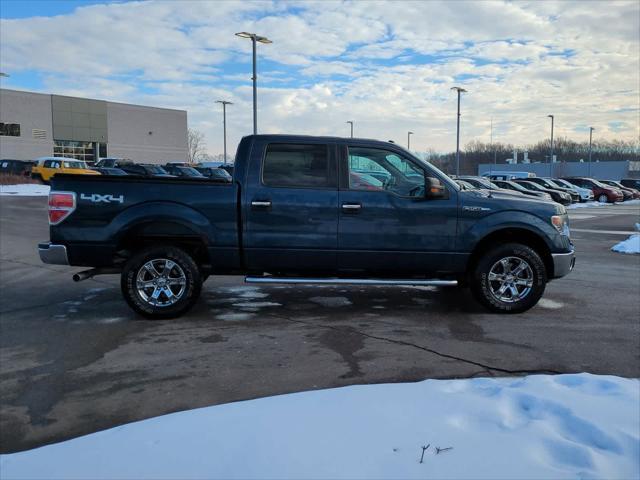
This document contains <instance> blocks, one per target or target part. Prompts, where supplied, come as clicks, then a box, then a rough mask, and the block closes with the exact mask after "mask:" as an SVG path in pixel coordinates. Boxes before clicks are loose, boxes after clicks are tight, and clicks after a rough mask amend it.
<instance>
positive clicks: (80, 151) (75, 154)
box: [53, 140, 107, 162]
mask: <svg viewBox="0 0 640 480" xmlns="http://www.w3.org/2000/svg"><path fill="white" fill-rule="evenodd" d="M96 149H97V150H98V151H96ZM106 151H107V144H106V143H96V142H78V141H74V140H54V141H53V156H54V157H67V158H75V159H76V160H84V161H85V162H95V161H97V160H98V156H97V154H99V155H100V156H102V152H104V153H105V155H104V156H106Z"/></svg>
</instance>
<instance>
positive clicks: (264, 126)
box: [0, 0, 640, 154]
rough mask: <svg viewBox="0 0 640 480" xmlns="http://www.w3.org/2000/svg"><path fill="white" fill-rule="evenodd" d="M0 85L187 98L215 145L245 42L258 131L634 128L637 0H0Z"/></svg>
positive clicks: (630, 133)
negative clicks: (259, 41) (255, 40)
mask: <svg viewBox="0 0 640 480" xmlns="http://www.w3.org/2000/svg"><path fill="white" fill-rule="evenodd" d="M0 5H1V9H0V10H1V11H0V17H1V18H0V22H1V25H0V26H1V28H0V40H1V46H0V71H2V72H6V73H8V74H9V75H10V77H8V78H2V80H0V82H1V83H2V86H3V87H6V88H15V89H24V90H33V91H41V92H47V93H58V94H67V95H78V96H87V97H90V98H102V99H107V100H113V101H122V102H131V103H140V104H145V105H154V106H162V107H169V108H179V109H184V110H187V112H188V118H189V124H190V126H191V127H192V128H196V129H198V130H201V131H202V132H203V133H204V134H205V136H206V140H207V145H208V149H209V152H210V153H213V154H215V153H219V152H220V151H221V147H222V145H221V144H222V142H221V118H220V117H221V112H220V111H219V108H218V106H217V105H216V104H215V103H214V102H215V100H217V99H221V98H224V99H227V100H231V101H233V102H234V105H233V106H230V108H229V111H228V115H229V117H228V121H229V125H228V126H229V136H230V142H231V144H233V143H234V142H236V141H237V140H239V138H240V137H241V136H243V135H245V134H247V133H249V132H250V129H251V81H250V77H251V72H250V70H251V53H250V47H251V46H250V42H249V41H248V40H244V39H240V38H238V37H236V36H235V35H234V33H235V32H238V31H254V32H257V33H259V34H261V35H265V36H268V37H269V38H271V39H272V40H273V41H274V43H273V44H271V45H259V48H258V54H259V61H258V65H259V75H258V78H259V87H260V91H259V127H260V131H262V132H274V133H278V132H291V133H304V134H329V135H346V134H347V133H348V125H346V123H345V122H346V120H354V121H355V125H356V126H355V132H356V135H358V136H364V137H373V138H382V139H394V140H396V141H398V142H399V143H403V142H404V141H405V140H404V139H406V132H407V131H408V130H411V131H413V132H415V134H414V136H413V137H412V147H414V148H416V149H418V150H421V151H427V150H430V149H434V150H436V151H449V150H452V149H453V148H454V147H455V143H454V142H455V95H454V94H453V92H451V90H450V88H451V87H452V86H455V85H460V86H463V87H464V88H466V89H467V90H468V91H469V93H467V94H465V95H464V97H463V117H462V144H463V145H464V144H465V143H466V142H469V141H472V140H480V141H485V142H488V141H489V138H490V136H491V127H490V125H491V123H492V120H493V137H494V139H495V140H497V141H501V142H504V143H513V144H516V145H524V144H527V143H532V142H535V141H537V140H539V139H541V138H545V137H546V136H548V133H549V132H548V130H549V125H548V119H547V115H548V114H554V115H555V118H556V134H557V135H558V136H569V137H571V138H575V139H577V140H580V139H582V137H583V136H584V132H585V129H586V131H588V126H595V127H596V128H597V130H596V131H597V134H598V136H599V138H623V139H633V140H635V139H637V138H638V134H639V125H638V103H639V96H638V95H639V92H638V84H639V83H640V77H639V74H638V71H640V60H639V58H638V57H639V54H638V52H639V50H640V44H639V41H638V38H639V37H640V31H639V28H640V27H639V25H638V21H637V19H638V17H639V15H640V6H639V4H638V3H637V2H625V1H621V2H596V1H593V2H562V1H560V2H555V1H545V2H523V3H518V2H502V1H494V2H446V1H443V2H439V1H435V0H434V1H429V2H420V1H407V2H399V1H394V2H367V1H364V0H363V1H350V0H345V1H322V2H313V1H308V2H293V1H255V2H254V1H231V0H230V1H218V2H209V1H205V0H201V1H190V0H181V1H177V0H176V1H172V0H163V1H153V0H150V1H139V2H95V1H92V2H79V1H78V2H76V1H6V0H1V2H0Z"/></svg>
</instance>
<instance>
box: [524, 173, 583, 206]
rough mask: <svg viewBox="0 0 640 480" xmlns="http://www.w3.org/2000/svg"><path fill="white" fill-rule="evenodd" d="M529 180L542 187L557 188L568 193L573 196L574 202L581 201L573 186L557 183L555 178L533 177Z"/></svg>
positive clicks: (572, 200)
mask: <svg viewBox="0 0 640 480" xmlns="http://www.w3.org/2000/svg"><path fill="white" fill-rule="evenodd" d="M527 181H528V182H533V183H537V184H538V185H540V186H541V187H544V188H548V189H549V190H557V191H560V192H564V193H567V194H569V196H570V197H571V202H572V203H578V202H579V201H580V195H579V194H578V192H576V191H575V190H574V189H573V188H567V187H561V186H560V185H558V184H556V183H555V182H554V181H553V180H550V179H548V178H542V177H532V178H527Z"/></svg>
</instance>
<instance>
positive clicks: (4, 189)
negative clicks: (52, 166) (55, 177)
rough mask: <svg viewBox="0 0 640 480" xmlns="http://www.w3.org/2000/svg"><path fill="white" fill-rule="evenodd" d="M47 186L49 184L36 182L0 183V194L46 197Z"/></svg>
mask: <svg viewBox="0 0 640 480" xmlns="http://www.w3.org/2000/svg"><path fill="white" fill-rule="evenodd" d="M49 188H50V187H49V185H40V184H37V183H23V184H19V185H0V195H15V196H16V197H46V196H47V195H49Z"/></svg>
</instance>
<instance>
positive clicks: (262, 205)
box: [251, 200, 271, 208]
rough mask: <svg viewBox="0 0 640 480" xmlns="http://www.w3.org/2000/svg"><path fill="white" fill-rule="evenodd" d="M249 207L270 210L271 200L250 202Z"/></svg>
mask: <svg viewBox="0 0 640 480" xmlns="http://www.w3.org/2000/svg"><path fill="white" fill-rule="evenodd" d="M251 206H252V207H253V208H271V200H252V201H251Z"/></svg>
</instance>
